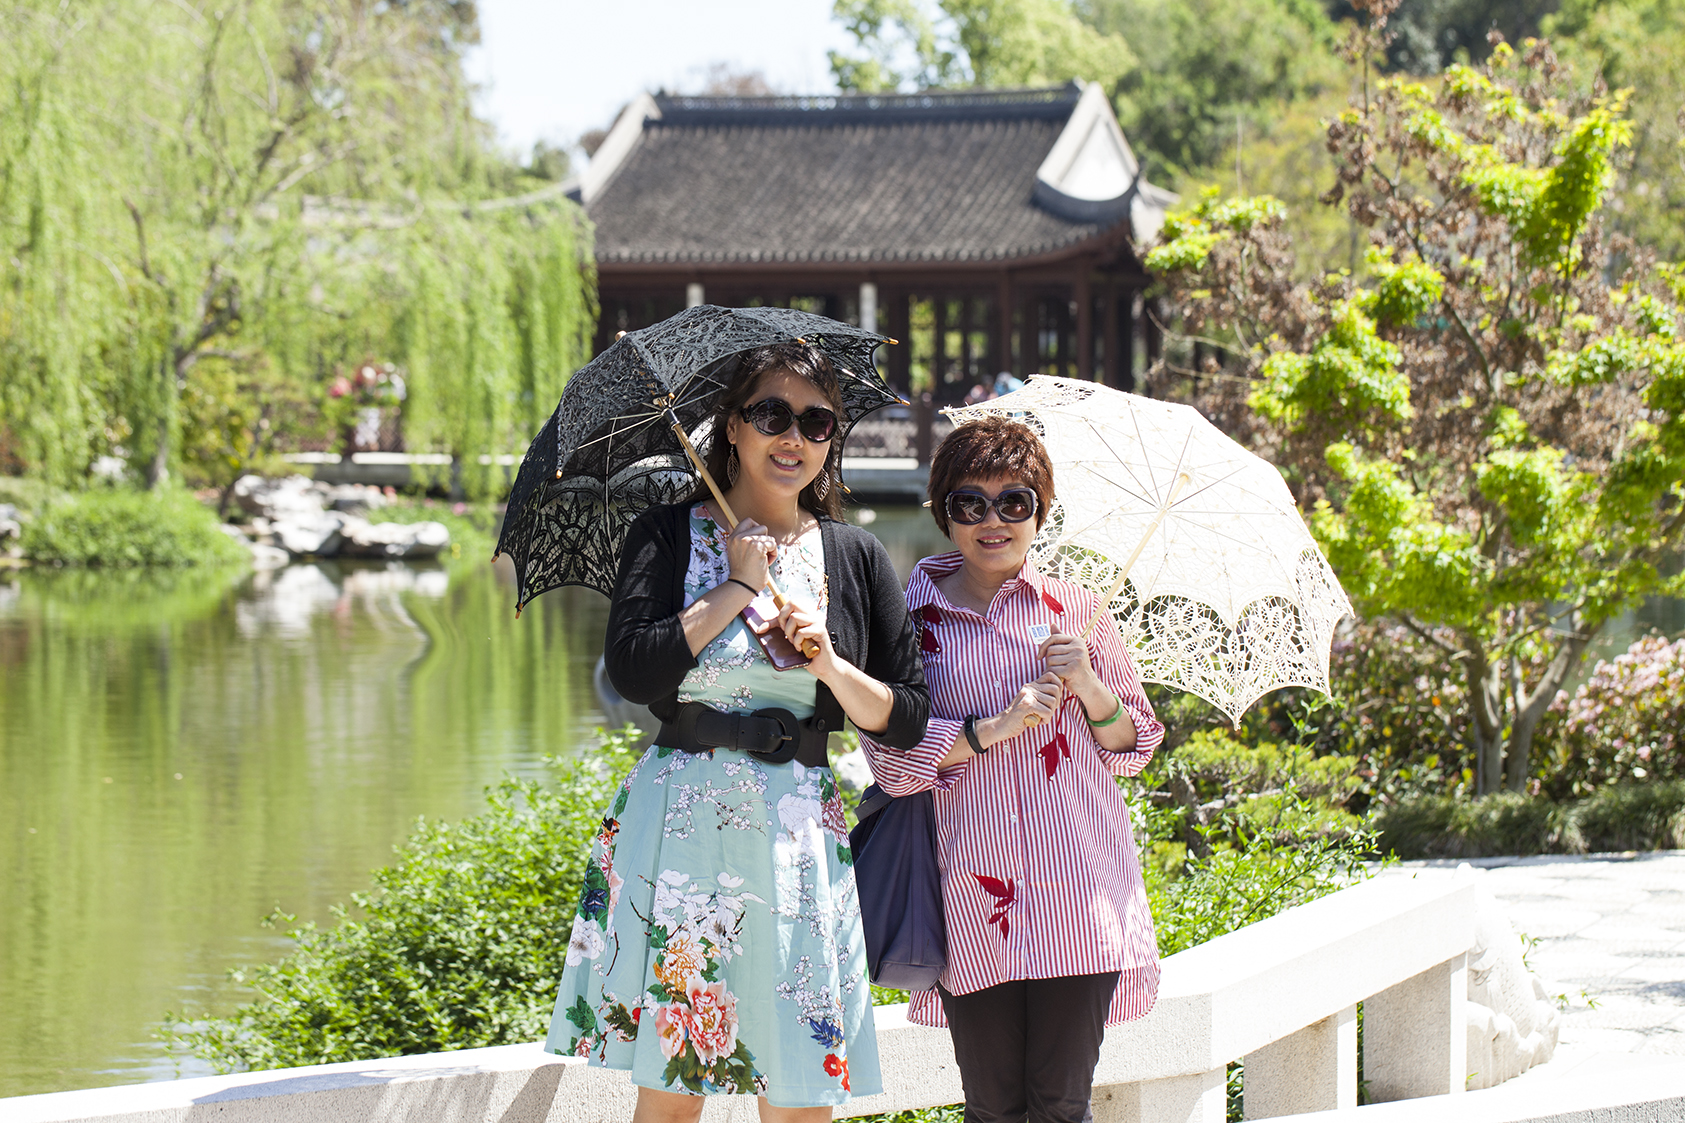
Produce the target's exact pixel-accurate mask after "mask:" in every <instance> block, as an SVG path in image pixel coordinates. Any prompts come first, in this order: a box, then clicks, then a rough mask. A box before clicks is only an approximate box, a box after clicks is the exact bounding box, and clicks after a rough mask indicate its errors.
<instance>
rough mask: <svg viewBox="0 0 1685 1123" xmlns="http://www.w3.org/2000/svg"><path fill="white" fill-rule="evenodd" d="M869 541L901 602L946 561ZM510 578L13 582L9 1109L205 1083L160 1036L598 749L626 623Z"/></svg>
mask: <svg viewBox="0 0 1685 1123" xmlns="http://www.w3.org/2000/svg"><path fill="white" fill-rule="evenodd" d="M871 529H872V530H873V531H874V532H876V533H878V534H879V536H880V537H881V538H883V539H884V541H885V543H886V544H887V545H888V546H889V548H890V552H891V555H892V557H893V558H894V560H895V563H896V566H897V568H898V569H899V570H900V572H901V574H902V576H903V578H905V576H906V575H907V573H908V571H909V569H910V567H911V565H912V563H913V562H914V561H916V560H917V559H918V558H919V557H922V556H924V555H925V554H927V553H932V552H936V551H937V550H939V549H942V548H943V547H944V545H945V540H944V539H942V538H941V536H940V535H939V534H938V533H937V531H936V530H935V528H934V526H933V525H932V524H931V521H930V518H929V516H928V515H927V514H926V513H924V512H923V511H922V510H918V509H895V510H891V509H885V510H882V511H880V512H878V513H877V518H876V519H875V521H873V522H872V524H871ZM513 604H514V590H513V578H512V574H511V573H510V572H509V571H508V569H507V568H506V566H505V567H494V566H491V565H483V566H475V565H459V566H457V567H454V568H452V569H451V570H448V571H447V570H445V569H443V568H438V567H434V566H412V565H401V564H392V565H363V566H338V565H334V564H332V563H322V564H317V565H293V566H289V567H287V568H286V569H283V570H280V571H277V572H273V573H267V574H236V575H231V576H227V577H224V578H221V579H207V578H206V577H205V576H204V575H202V574H168V573H158V572H146V573H69V572H60V573H46V572H35V571H30V570H25V571H20V572H15V573H12V574H9V575H8V574H6V573H5V572H4V571H0V1097H3V1096H17V1095H28V1094H31V1093H36V1092H50V1091H57V1090H61V1089H67V1088H85V1087H93V1086H97V1085H104V1084H125V1083H133V1082H136V1081H141V1080H154V1079H170V1078H172V1077H175V1076H178V1075H181V1076H190V1075H201V1074H204V1073H206V1072H208V1071H209V1070H208V1069H207V1068H206V1067H205V1066H203V1065H202V1064H201V1063H200V1062H197V1061H195V1060H193V1059H191V1058H186V1059H177V1058H172V1057H170V1056H169V1055H168V1054H167V1053H166V1051H165V1050H164V1048H163V1046H162V1045H160V1044H159V1043H158V1042H157V1041H156V1040H154V1039H153V1037H152V1034H153V1032H154V1031H155V1030H156V1029H157V1028H158V1026H159V1024H160V1020H161V1017H162V1015H163V1014H164V1012H165V1011H175V1012H177V1013H182V1014H188V1015H194V1016H197V1015H203V1014H205V1013H211V1014H218V1013H225V1012H227V1011H228V1010H229V1009H230V1008H231V1007H232V1006H234V1005H236V1004H237V1003H238V1002H239V1001H241V1000H242V999H243V998H244V997H246V996H245V995H244V994H243V993H242V992H241V991H240V990H238V989H237V988H234V987H232V986H231V985H230V984H229V983H228V982H227V978H226V976H227V972H228V969H229V968H230V967H234V966H238V965H241V964H253V963H259V962H265V961H269V960H273V959H275V958H276V957H277V956H279V955H280V954H282V953H283V952H284V951H285V950H286V949H287V946H288V943H287V941H286V940H285V939H284V938H282V937H281V935H280V934H279V932H277V931H276V930H273V929H265V928H263V927H261V926H260V924H259V921H260V920H261V919H262V918H263V917H264V916H265V915H267V914H269V913H270V912H272V911H273V910H275V909H277V908H279V909H282V910H284V911H286V912H288V913H293V914H296V915H297V916H298V917H299V918H300V919H302V920H316V921H322V922H331V920H332V919H333V918H332V915H331V909H332V907H333V906H334V905H335V904H337V903H341V902H343V901H345V900H346V899H347V897H348V895H349V894H350V893H351V892H353V891H355V890H360V889H365V888H367V887H368V884H369V879H368V874H369V871H370V870H371V869H373V868H375V867H377V866H380V865H384V864H386V863H387V862H388V861H389V859H390V857H391V853H392V847H393V846H394V845H395V844H396V843H399V842H401V841H403V839H404V838H405V837H406V836H407V835H408V834H409V832H410V830H411V828H412V826H413V825H414V823H415V820H416V818H417V816H427V817H429V818H439V819H447V820H452V819H459V818H462V817H464V816H468V815H472V814H474V813H476V812H478V811H479V810H480V809H481V808H482V807H483V806H484V796H483V791H484V789H485V787H486V786H487V785H489V784H492V783H494V782H496V781H497V780H498V779H499V778H500V777H501V776H503V775H504V774H506V773H515V774H518V775H524V776H538V775H542V774H543V772H544V767H543V764H542V758H543V757H545V756H546V755H556V754H562V753H566V752H568V751H570V750H572V749H573V748H575V747H576V746H578V745H580V744H582V743H587V742H588V741H589V739H590V736H591V731H592V730H593V728H594V727H595V726H596V725H598V724H599V723H600V722H601V720H602V716H601V714H600V713H599V711H598V708H597V702H596V699H595V696H594V695H593V693H592V689H591V671H592V668H593V667H594V665H595V663H596V659H597V656H598V654H599V653H600V651H601V647H602V629H603V622H604V618H605V616H606V613H607V600H606V599H605V598H603V597H601V596H599V595H598V594H596V593H594V592H590V591H588V590H583V589H562V590H557V591H554V592H551V593H547V594H545V595H544V596H542V597H540V598H539V599H538V600H537V601H536V602H534V604H533V605H532V606H531V607H530V608H529V609H528V610H527V611H526V612H525V613H523V614H522V617H521V619H520V620H518V621H517V620H515V619H514V613H513V610H512V609H513Z"/></svg>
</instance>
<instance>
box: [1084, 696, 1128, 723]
mask: <svg viewBox="0 0 1685 1123" xmlns="http://www.w3.org/2000/svg"><path fill="white" fill-rule="evenodd" d="M1108 693H1110V692H1109V691H1108ZM1112 701H1114V702H1116V703H1117V709H1116V710H1114V711H1113V712H1112V716H1111V717H1109V718H1107V719H1106V720H1105V721H1095V720H1094V719H1093V718H1091V717H1088V711H1087V710H1083V711H1082V716H1083V717H1085V718H1088V728H1090V729H1104V728H1106V726H1108V725H1114V724H1116V723H1117V719H1118V718H1120V717H1122V716H1123V699H1122V698H1119V697H1117V696H1116V695H1113V696H1112Z"/></svg>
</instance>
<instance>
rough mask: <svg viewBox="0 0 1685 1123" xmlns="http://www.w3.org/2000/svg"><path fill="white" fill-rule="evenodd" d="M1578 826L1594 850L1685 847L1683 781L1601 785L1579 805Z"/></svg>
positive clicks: (1684, 790)
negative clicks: (1615, 785)
mask: <svg viewBox="0 0 1685 1123" xmlns="http://www.w3.org/2000/svg"><path fill="white" fill-rule="evenodd" d="M1579 825H1580V833H1581V835H1582V836H1583V837H1584V839H1585V844H1586V849H1587V850H1589V851H1593V852H1608V851H1612V850H1671V849H1674V848H1677V847H1685V780H1674V781H1672V782H1671V783H1660V784H1622V785H1620V786H1618V787H1610V788H1602V789H1600V790H1598V791H1597V792H1596V793H1594V794H1593V795H1592V796H1591V798H1590V799H1587V800H1585V801H1584V802H1583V803H1581V804H1580V807H1579Z"/></svg>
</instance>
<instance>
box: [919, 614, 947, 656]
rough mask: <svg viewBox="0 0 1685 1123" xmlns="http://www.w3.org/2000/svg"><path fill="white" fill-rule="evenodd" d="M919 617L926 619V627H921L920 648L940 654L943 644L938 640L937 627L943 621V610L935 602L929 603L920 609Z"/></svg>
mask: <svg viewBox="0 0 1685 1123" xmlns="http://www.w3.org/2000/svg"><path fill="white" fill-rule="evenodd" d="M919 618H920V619H922V620H923V621H924V627H922V628H920V629H919V648H920V649H921V650H923V651H928V652H930V653H931V654H939V653H940V652H941V651H942V645H941V644H939V643H937V642H936V632H935V627H936V625H937V624H940V623H941V622H942V612H941V610H940V609H938V608H937V607H936V606H935V605H933V604H927V605H925V606H924V607H923V608H921V609H919Z"/></svg>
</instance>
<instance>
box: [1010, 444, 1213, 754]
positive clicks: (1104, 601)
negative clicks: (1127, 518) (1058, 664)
mask: <svg viewBox="0 0 1685 1123" xmlns="http://www.w3.org/2000/svg"><path fill="white" fill-rule="evenodd" d="M1192 482H1193V477H1192V476H1190V475H1188V473H1186V472H1183V473H1182V474H1181V475H1180V476H1178V477H1177V479H1176V487H1175V488H1174V489H1173V490H1172V491H1171V492H1170V498H1169V499H1166V500H1165V501H1164V505H1163V506H1162V507H1160V508H1159V509H1158V514H1156V515H1154V516H1153V521H1152V523H1151V524H1150V525H1148V527H1147V530H1146V533H1145V534H1143V535H1141V540H1140V541H1139V542H1137V543H1135V551H1134V553H1132V554H1130V555H1129V560H1128V561H1126V562H1124V563H1123V572H1121V573H1119V574H1118V577H1117V580H1116V581H1115V582H1113V583H1112V588H1111V591H1110V592H1109V593H1107V594H1106V595H1105V596H1104V597H1102V598H1100V611H1099V612H1096V613H1095V614H1094V616H1093V618H1092V619H1090V620H1089V621H1088V626H1087V627H1086V628H1084V629H1083V630H1082V638H1083V640H1085V641H1086V640H1087V639H1088V637H1089V636H1091V635H1093V634H1094V625H1096V624H1098V623H1099V622H1100V620H1101V618H1102V617H1104V616H1105V615H1106V614H1107V612H1106V610H1107V608H1108V607H1109V606H1110V605H1111V603H1112V598H1113V597H1115V596H1117V595H1118V593H1120V592H1122V591H1123V583H1124V582H1125V581H1127V580H1129V571H1130V570H1131V569H1133V568H1135V562H1136V560H1137V559H1139V558H1140V556H1141V551H1142V550H1144V549H1146V548H1147V540H1148V539H1150V538H1151V537H1152V536H1153V535H1154V534H1157V533H1158V528H1159V527H1160V526H1161V525H1163V523H1164V516H1165V515H1167V514H1169V513H1170V508H1171V507H1172V506H1174V505H1175V503H1176V500H1177V499H1179V498H1181V496H1182V492H1183V491H1185V490H1186V489H1187V486H1188V484H1190V483H1192ZM1040 724H1041V717H1040V715H1038V714H1030V715H1029V716H1028V717H1026V718H1025V719H1024V725H1025V727H1026V728H1028V729H1034V728H1035V727H1036V726H1038V725H1040Z"/></svg>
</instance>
